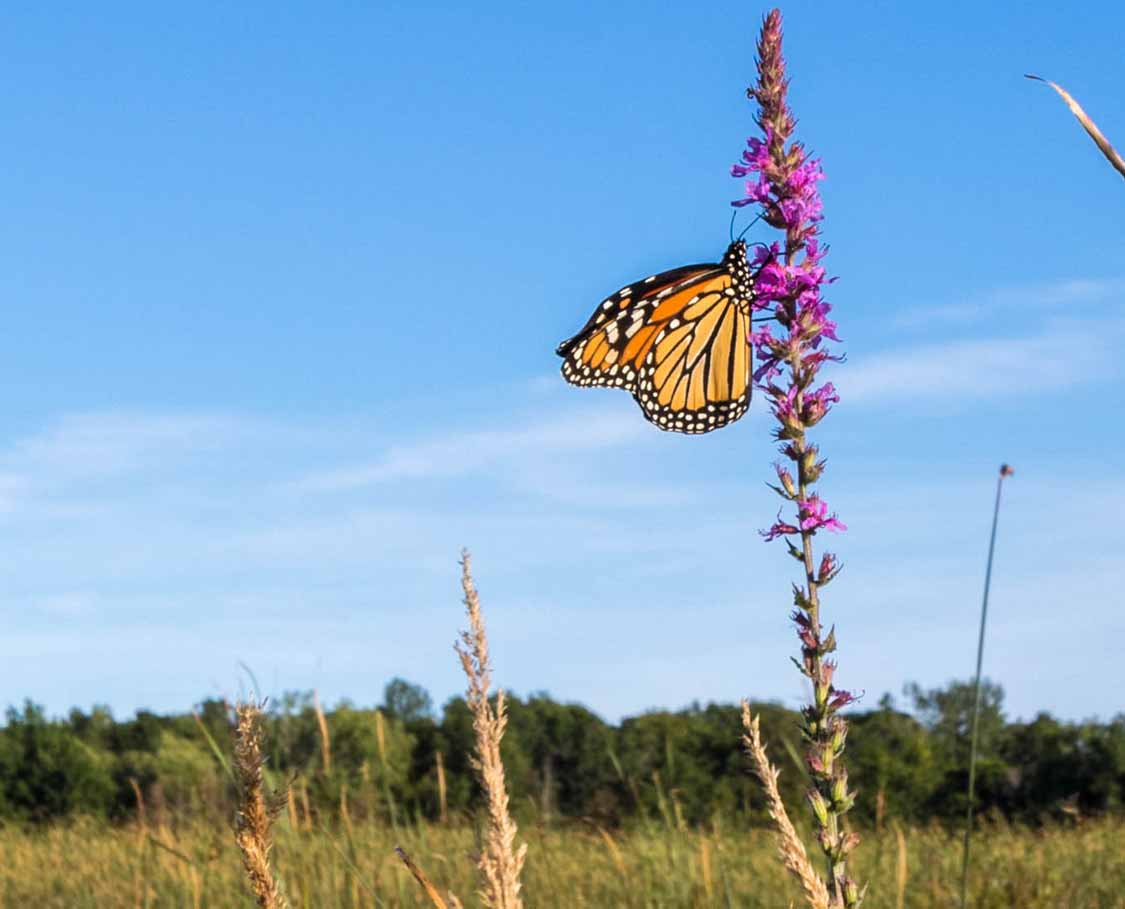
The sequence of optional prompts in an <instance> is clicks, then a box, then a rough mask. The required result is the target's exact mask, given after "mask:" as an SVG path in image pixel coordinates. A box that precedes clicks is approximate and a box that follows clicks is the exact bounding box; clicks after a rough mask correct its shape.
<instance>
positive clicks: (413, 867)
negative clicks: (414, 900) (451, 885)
mask: <svg viewBox="0 0 1125 909" xmlns="http://www.w3.org/2000/svg"><path fill="white" fill-rule="evenodd" d="M395 855H397V856H398V857H399V858H400V859H401V860H402V863H403V864H404V865H405V866H406V869H407V870H408V871H409V872H410V873H411V874H413V875H414V880H416V881H417V882H418V884H419V885H420V886H421V888H422V889H423V890H425V891H426V896H428V897H429V898H430V902H431V903H433V904H434V909H450V905H449V903H447V902H446V901H445V898H444V897H443V896H442V895H441V894H440V893H439V892H438V889H437V887H435V886H434V885H433V884H431V883H430V879H429V878H428V877H426V875H425V873H424V872H423V871H422V869H421V868H419V867H418V865H417V864H415V862H414V859H412V858H411V857H410V856H409V855H407V854H406V850H405V849H403V848H402V847H401V846H395ZM450 897H452V898H453V899H454V900H456V897H453V895H452V894H450ZM457 905H460V903H459V902H458V903H457Z"/></svg>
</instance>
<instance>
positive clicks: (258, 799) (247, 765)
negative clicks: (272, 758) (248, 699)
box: [234, 703, 288, 909]
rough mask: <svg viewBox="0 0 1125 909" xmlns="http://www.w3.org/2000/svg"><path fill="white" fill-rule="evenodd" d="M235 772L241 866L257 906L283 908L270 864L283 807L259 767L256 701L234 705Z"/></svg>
mask: <svg viewBox="0 0 1125 909" xmlns="http://www.w3.org/2000/svg"><path fill="white" fill-rule="evenodd" d="M235 715H236V718H237V722H236V725H235V730H234V773H235V779H236V780H237V782H238V814H237V820H236V823H235V839H236V840H237V842H238V848H239V849H240V850H241V851H242V867H243V868H245V869H246V876H247V877H248V878H249V879H250V889H251V890H253V891H254V896H255V898H256V899H257V901H258V906H259V907H260V909H286V907H287V906H288V903H287V902H286V900H285V896H284V894H283V893H282V890H281V885H280V883H279V882H278V880H277V879H276V877H275V876H274V873H273V869H272V868H271V867H270V850H271V849H272V848H273V834H272V826H273V821H274V819H275V818H276V817H277V815H278V814H279V813H280V812H281V810H282V809H283V808H284V806H285V794H284V793H283V794H282V797H281V798H277V797H274V796H269V795H267V793H266V789H265V783H264V780H263V773H262V768H263V766H264V765H265V757H264V755H263V754H262V709H261V706H260V705H258V704H254V703H250V704H239V705H238V706H237V707H236V708H235Z"/></svg>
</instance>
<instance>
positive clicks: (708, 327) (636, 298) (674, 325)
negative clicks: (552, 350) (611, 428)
mask: <svg viewBox="0 0 1125 909" xmlns="http://www.w3.org/2000/svg"><path fill="white" fill-rule="evenodd" d="M751 286H752V282H751V276H750V266H749V263H748V262H747V260H746V244H745V243H744V242H743V241H742V240H735V241H734V242H733V243H731V245H730V246H729V247H727V251H726V253H725V254H724V256H723V261H722V262H721V263H719V264H714V263H707V264H702V265H685V266H682V267H680V268H673V269H672V270H671V271H666V272H662V273H661V274H658V275H653V276H652V277H649V278H645V279H644V280H643V281H638V282H637V283H635V284H630V285H628V286H626V287H623V288H621V290H619V291H617V293H615V294H613V295H612V296H610V297H608V298H607V299H606V300H605V301H604V302H603V303H602V304H601V305H600V306H599V307H598V308H597V309H596V310H595V311H594V314H593V315H592V316H590V320H589V321H588V322H587V323H586V325H585V326H584V327H583V329H582V330H581V331H580V332H578V334H576V335H575V336H574V337H573V338H570V339H569V340H566V341H563V342H562V344H560V345H559V347H558V350H557V351H556V353H558V355H559V356H560V357H562V358H563V364H562V374H563V378H564V379H566V380H567V381H568V382H569V383H570V384H572V385H582V386H586V385H601V386H608V387H611V388H624V389H625V390H626V391H630V392H632V393H633V397H634V398H635V399H636V401H637V403H638V404H639V405H640V406H641V410H642V411H643V412H644V415H645V417H646V418H647V419H648V420H649V422H651V423H653V424H654V425H656V426H657V427H659V428H660V429H664V430H668V431H669V432H683V433H703V432H710V431H711V430H713V429H718V428H719V427H721V426H726V425H727V424H728V423H733V422H734V421H735V420H737V419H738V418H739V417H741V416H742V415H743V414H744V413H746V408H747V407H749V406H750V372H751V368H752V360H753V350H752V348H751V346H750V339H749V335H750V320H751V309H752V307H751V299H752V291H751Z"/></svg>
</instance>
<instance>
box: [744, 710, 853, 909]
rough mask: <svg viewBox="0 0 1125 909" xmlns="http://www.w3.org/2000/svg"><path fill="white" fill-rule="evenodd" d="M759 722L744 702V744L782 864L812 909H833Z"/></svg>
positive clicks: (826, 888)
mask: <svg viewBox="0 0 1125 909" xmlns="http://www.w3.org/2000/svg"><path fill="white" fill-rule="evenodd" d="M758 720H759V718H758V717H756V716H751V714H750V704H749V703H747V702H746V701H743V702H742V728H743V729H744V730H745V735H743V737H742V744H743V746H744V747H745V748H746V753H747V754H749V755H750V760H751V761H752V762H753V764H754V772H755V774H757V776H758V779H759V780H761V783H762V788H763V789H765V792H766V802H767V804H768V805H769V813H770V817H771V818H773V821H774V823H775V824H777V831H778V834H779V836H778V845H777V851H778V854H779V855H780V856H781V862H782V864H783V865H784V866H785V867H786V869H788V870H789V872H790V873H792V874H793V876H794V877H796V878H797V880H799V881H800V882H801V889H803V890H804V891H805V899H806V901H807V902H808V904H809V906H811V907H812V909H829V907H830V906H831V905H832V904H831V903H830V902H829V899H828V887H827V886H826V885H825V883H824V880H823V879H822V878H821V877H820V875H819V874H817V873H816V871H814V870H813V867H812V864H811V863H810V862H809V857H808V853H806V852H805V844H804V843H802V842H801V838H800V837H799V836H797V831H796V830H794V829H793V824H792V823H791V822H790V820H789V814H788V813H787V812H786V810H785V803H784V802H782V800H781V793H780V792H778V789H777V777H778V774H779V773H780V771H779V770H778V769H777V768H776V767H774V766H773V764H771V763H770V759H769V757H768V756H767V755H766V747H765V745H763V744H762V734H761V731H760V729H759V724H758Z"/></svg>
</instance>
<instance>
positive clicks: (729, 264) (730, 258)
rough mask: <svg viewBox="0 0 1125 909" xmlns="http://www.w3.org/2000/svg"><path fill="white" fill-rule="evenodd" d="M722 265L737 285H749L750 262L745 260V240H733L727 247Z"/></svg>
mask: <svg viewBox="0 0 1125 909" xmlns="http://www.w3.org/2000/svg"><path fill="white" fill-rule="evenodd" d="M723 265H724V267H725V268H726V269H727V271H729V272H730V273H731V274H732V275H733V276H734V280H735V282H736V283H737V284H740V285H742V286H744V287H748V286H749V285H750V262H749V261H748V260H747V258H746V241H745V240H735V241H734V242H733V243H731V245H730V246H728V247H727V251H726V253H725V254H724V255H723Z"/></svg>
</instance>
